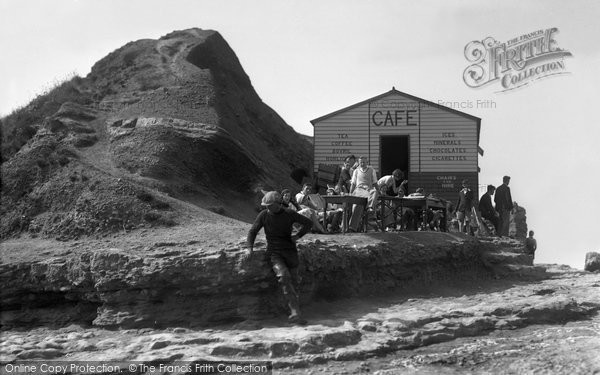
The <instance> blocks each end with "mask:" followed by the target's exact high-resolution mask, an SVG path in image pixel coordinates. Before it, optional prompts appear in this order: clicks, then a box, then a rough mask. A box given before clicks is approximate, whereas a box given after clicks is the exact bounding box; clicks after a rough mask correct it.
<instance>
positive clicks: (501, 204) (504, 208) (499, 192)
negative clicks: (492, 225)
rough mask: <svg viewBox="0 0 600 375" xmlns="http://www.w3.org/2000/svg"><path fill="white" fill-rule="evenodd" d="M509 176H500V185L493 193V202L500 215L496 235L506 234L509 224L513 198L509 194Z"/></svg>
mask: <svg viewBox="0 0 600 375" xmlns="http://www.w3.org/2000/svg"><path fill="white" fill-rule="evenodd" d="M509 183H510V176H504V177H502V185H500V186H498V189H496V194H495V195H494V203H496V211H497V212H498V214H499V215H500V231H499V232H498V235H500V236H508V226H509V224H510V211H511V210H512V209H513V200H512V196H511V195H510V188H509V187H508V184H509Z"/></svg>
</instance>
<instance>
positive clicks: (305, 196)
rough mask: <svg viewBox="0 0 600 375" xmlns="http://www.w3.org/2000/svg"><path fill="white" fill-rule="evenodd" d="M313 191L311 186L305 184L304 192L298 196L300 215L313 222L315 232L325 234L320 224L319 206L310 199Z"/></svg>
mask: <svg viewBox="0 0 600 375" xmlns="http://www.w3.org/2000/svg"><path fill="white" fill-rule="evenodd" d="M311 190H312V187H311V185H310V184H304V186H303V187H302V191H301V192H299V193H298V194H296V203H297V204H298V205H299V206H300V210H298V213H299V214H300V215H303V216H306V217H308V218H309V219H311V220H312V222H313V227H312V230H313V231H314V232H318V233H325V228H324V227H323V225H321V223H320V222H319V211H318V206H317V204H315V203H314V202H313V201H312V200H311V198H310V193H311Z"/></svg>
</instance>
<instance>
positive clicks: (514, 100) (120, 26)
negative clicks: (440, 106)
mask: <svg viewBox="0 0 600 375" xmlns="http://www.w3.org/2000/svg"><path fill="white" fill-rule="evenodd" d="M599 17H600V2H598V1H595V0H593V1H592V0H589V1H572V2H566V1H563V0H539V1H523V0H519V1H513V0H506V1H502V2H498V1H488V2H484V1H469V0H464V1H458V0H454V1H452V0H450V1H448V0H439V1H400V0H389V1H387V0H386V1H378V0H373V1H356V0H339V1H338V0H336V1H328V0H320V1H311V0H308V1H293V0H273V1H271V0H255V1H246V0H239V1H227V0H220V1H204V0H193V1H184V0H171V1H166V0H165V1H155V0H143V1H138V0H134V1H123V0H118V1H117V0H101V1H100V0H35V1H32V0H0V41H1V42H0V46H1V50H2V52H3V53H2V58H0V115H2V116H3V115H6V114H8V113H10V112H11V111H12V110H14V109H15V108H18V107H19V106H23V105H25V104H27V102H28V101H29V100H31V99H32V98H33V97H35V95H36V94H38V93H40V92H42V91H44V90H45V89H47V88H49V87H52V85H53V84H54V83H56V82H59V81H61V80H64V79H65V78H67V77H69V76H71V75H72V74H78V75H80V76H85V75H87V74H88V73H89V71H90V69H91V67H92V65H93V64H94V63H95V62H96V61H98V60H99V59H101V58H102V57H104V56H106V55H107V54H108V53H110V52H111V51H113V50H115V49H117V48H119V47H121V46H122V45H124V44H126V43H128V42H130V41H134V40H138V39H147V38H150V39H157V38H160V37H161V36H163V35H165V34H167V33H169V32H171V31H173V30H182V29H187V28H191V27H199V28H202V29H213V30H217V31H219V32H220V33H221V34H222V35H223V37H224V38H225V39H226V40H227V42H228V43H229V45H230V46H231V47H232V48H233V50H234V51H235V52H236V54H237V56H238V58H239V60H240V62H241V64H242V66H243V67H244V69H245V71H246V73H247V74H248V76H249V77H250V79H251V81H252V84H253V86H254V88H255V90H256V91H257V93H258V94H259V96H260V97H261V98H262V100H263V101H264V102H265V103H267V104H268V105H269V106H271V107H272V108H273V109H274V110H275V111H277V112H278V113H279V115H280V116H281V117H282V118H283V119H284V120H285V121H286V122H287V123H288V124H290V125H291V126H292V127H294V129H295V130H296V131H297V132H299V133H303V134H307V135H312V125H311V124H310V120H312V119H315V118H317V117H320V116H322V115H325V114H328V113H331V112H333V111H335V110H338V109H341V108H344V107H347V106H349V105H352V104H354V103H357V102H360V101H363V100H365V99H368V98H371V97H373V96H376V95H379V94H382V93H384V92H387V91H389V90H390V89H391V88H392V86H394V87H395V88H396V89H397V90H400V91H402V92H405V93H408V94H411V95H414V96H417V97H420V98H424V99H427V100H429V101H433V102H436V103H437V102H440V101H442V102H444V103H449V104H447V105H448V106H451V107H452V108H454V109H457V110H460V111H463V112H466V113H468V114H471V115H474V116H477V117H480V118H481V119H482V121H481V137H480V146H481V148H483V149H484V151H485V153H484V156H482V157H480V161H479V164H480V168H481V173H480V178H479V182H480V184H494V185H496V186H497V185H500V184H501V182H502V176H503V175H510V176H511V183H510V187H511V191H512V196H513V199H514V200H515V201H517V202H518V203H519V205H522V206H524V207H525V208H526V209H527V222H528V225H529V228H530V229H533V230H534V231H535V233H536V238H537V241H538V251H537V253H536V262H539V263H561V264H568V265H571V266H573V267H576V268H583V264H584V259H585V254H586V252H589V251H597V252H600V234H598V233H596V230H597V227H596V223H599V222H600V220H599V215H600V196H599V194H600V189H599V188H600V177H599V173H600V172H599V171H600V151H599V148H598V143H599V142H600V128H599V123H598V120H597V119H596V117H595V109H596V106H599V105H600V104H599V103H600V43H598V40H599V39H600V22H598V21H597V19H598V18H599ZM549 28H557V29H558V32H557V33H555V35H554V39H555V41H556V44H557V45H558V46H559V47H560V48H562V49H565V50H568V51H569V52H571V53H572V57H569V58H565V59H564V64H565V68H564V71H566V72H568V74H562V75H557V76H553V77H550V78H545V79H541V80H537V81H534V82H531V84H528V85H526V86H524V87H522V88H519V89H516V90H510V91H506V92H500V89H501V87H500V85H498V84H491V85H487V86H484V87H480V88H471V87H468V86H467V85H466V84H465V82H464V81H463V72H464V70H465V69H466V68H467V67H468V66H469V65H470V63H469V62H468V61H467V59H466V58H465V55H464V51H465V46H466V45H467V44H468V43H469V42H471V41H481V40H483V39H485V38H487V37H493V38H495V39H496V40H498V41H499V42H507V41H509V40H511V39H513V38H517V37H519V36H521V35H524V34H528V33H531V32H534V31H536V30H546V29H549ZM478 101H479V102H478ZM478 103H488V105H485V106H484V105H478Z"/></svg>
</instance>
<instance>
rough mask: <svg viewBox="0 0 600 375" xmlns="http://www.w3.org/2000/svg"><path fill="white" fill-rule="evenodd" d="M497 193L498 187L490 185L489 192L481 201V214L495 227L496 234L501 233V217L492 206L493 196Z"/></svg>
mask: <svg viewBox="0 0 600 375" xmlns="http://www.w3.org/2000/svg"><path fill="white" fill-rule="evenodd" d="M495 191H496V187H495V186H494V185H488V186H487V191H486V192H485V193H484V194H483V195H482V196H481V198H480V199H479V212H481V217H482V218H484V219H485V220H488V221H489V222H490V223H492V225H493V226H494V230H495V232H496V233H498V231H499V225H500V215H499V214H498V212H496V210H495V209H494V206H493V205H492V195H494V192H495Z"/></svg>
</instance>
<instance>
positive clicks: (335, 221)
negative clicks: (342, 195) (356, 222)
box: [325, 186, 344, 232]
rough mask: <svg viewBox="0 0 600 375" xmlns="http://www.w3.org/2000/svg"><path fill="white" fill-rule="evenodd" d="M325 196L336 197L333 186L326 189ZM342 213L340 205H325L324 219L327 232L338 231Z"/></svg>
mask: <svg viewBox="0 0 600 375" xmlns="http://www.w3.org/2000/svg"><path fill="white" fill-rule="evenodd" d="M327 195H337V194H336V192H335V188H334V187H333V186H328V187H327ZM343 213H344V209H343V208H342V207H341V205H339V204H334V203H328V204H327V217H326V218H325V224H326V227H327V231H328V232H339V231H340V224H341V222H342V215H343Z"/></svg>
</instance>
